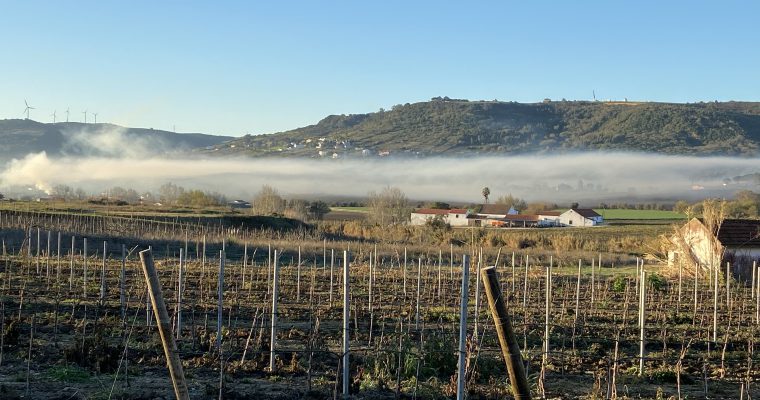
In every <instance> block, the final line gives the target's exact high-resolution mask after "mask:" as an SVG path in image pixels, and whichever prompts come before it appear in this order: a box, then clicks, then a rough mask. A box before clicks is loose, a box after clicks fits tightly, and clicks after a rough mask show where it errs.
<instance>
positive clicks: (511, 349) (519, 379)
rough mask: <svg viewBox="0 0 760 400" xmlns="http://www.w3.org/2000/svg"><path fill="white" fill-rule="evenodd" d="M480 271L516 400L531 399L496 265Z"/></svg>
mask: <svg viewBox="0 0 760 400" xmlns="http://www.w3.org/2000/svg"><path fill="white" fill-rule="evenodd" d="M480 273H481V277H482V279H483V287H484V288H485V291H486V296H487V297H488V305H489V307H490V308H491V314H492V316H493V320H494V325H495V326H496V334H497V335H498V337H499V344H500V345H501V352H502V354H503V355H504V361H505V362H506V364H507V373H508V374H509V383H510V385H511V387H512V394H513V395H514V396H515V399H516V400H529V399H530V386H529V385H528V378H527V377H526V376H525V367H524V366H523V361H522V355H521V354H520V347H519V346H518V344H517V338H516V337H515V332H514V331H513V330H512V322H511V321H510V318H509V313H508V312H507V306H506V305H505V303H504V298H503V296H502V293H501V286H500V285H499V278H498V276H497V273H496V267H495V266H494V267H488V268H485V269H483V270H481V271H480Z"/></svg>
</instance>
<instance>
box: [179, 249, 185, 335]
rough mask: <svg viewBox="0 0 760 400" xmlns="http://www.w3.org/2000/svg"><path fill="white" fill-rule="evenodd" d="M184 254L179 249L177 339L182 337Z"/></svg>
mask: <svg viewBox="0 0 760 400" xmlns="http://www.w3.org/2000/svg"><path fill="white" fill-rule="evenodd" d="M184 257H185V252H184V250H183V249H182V248H180V249H179V274H178V277H177V339H179V338H180V337H181V336H182V290H183V289H184V286H183V284H184V282H183V278H184V277H185V274H184V271H183V270H184V261H185V259H184Z"/></svg>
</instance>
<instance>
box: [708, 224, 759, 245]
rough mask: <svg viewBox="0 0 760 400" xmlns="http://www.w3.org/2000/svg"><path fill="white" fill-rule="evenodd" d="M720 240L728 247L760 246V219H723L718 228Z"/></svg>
mask: <svg viewBox="0 0 760 400" xmlns="http://www.w3.org/2000/svg"><path fill="white" fill-rule="evenodd" d="M718 240H719V241H720V243H721V244H722V245H724V246H728V247H760V220H756V219H726V220H723V223H722V224H721V225H720V228H719V229H718Z"/></svg>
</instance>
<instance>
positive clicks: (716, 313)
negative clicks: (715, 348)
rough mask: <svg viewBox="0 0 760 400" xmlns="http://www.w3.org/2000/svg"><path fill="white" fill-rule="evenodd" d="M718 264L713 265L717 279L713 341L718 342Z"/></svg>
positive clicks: (714, 293)
mask: <svg viewBox="0 0 760 400" xmlns="http://www.w3.org/2000/svg"><path fill="white" fill-rule="evenodd" d="M718 268H719V267H718V266H711V271H712V270H714V272H715V273H714V274H712V275H713V276H714V277H715V280H714V282H713V284H714V286H713V332H712V334H713V340H712V341H713V343H714V344H717V343H718Z"/></svg>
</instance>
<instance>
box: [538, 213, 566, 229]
mask: <svg viewBox="0 0 760 400" xmlns="http://www.w3.org/2000/svg"><path fill="white" fill-rule="evenodd" d="M560 215H562V213H561V212H558V211H541V212H540V213H538V214H537V217H538V226H541V227H544V226H559V224H560V223H559V216H560Z"/></svg>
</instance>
